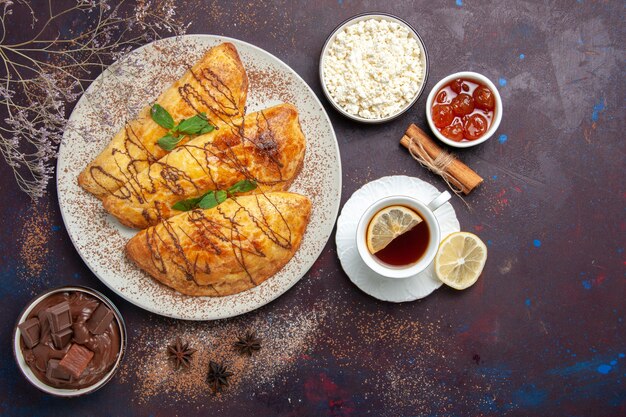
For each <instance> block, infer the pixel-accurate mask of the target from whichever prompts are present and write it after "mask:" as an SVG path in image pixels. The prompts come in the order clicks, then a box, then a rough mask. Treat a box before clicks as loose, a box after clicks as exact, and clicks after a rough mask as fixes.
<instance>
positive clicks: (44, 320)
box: [37, 310, 50, 339]
mask: <svg viewBox="0 0 626 417" xmlns="http://www.w3.org/2000/svg"><path fill="white" fill-rule="evenodd" d="M37 317H39V325H40V326H41V338H42V339H43V338H45V337H46V335H47V334H48V332H49V331H50V320H49V319H48V313H46V310H41V311H40V312H39V313H38V314H37Z"/></svg>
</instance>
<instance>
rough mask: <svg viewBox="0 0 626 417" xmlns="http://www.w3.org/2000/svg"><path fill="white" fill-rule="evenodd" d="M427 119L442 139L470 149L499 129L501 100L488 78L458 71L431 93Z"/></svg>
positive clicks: (427, 102) (427, 107) (455, 145)
mask: <svg viewBox="0 0 626 417" xmlns="http://www.w3.org/2000/svg"><path fill="white" fill-rule="evenodd" d="M426 119H427V120H428V124H429V125H430V128H431V130H432V131H433V134H434V135H435V136H436V137H437V138H439V140H441V141H442V142H444V143H446V144H448V145H450V146H454V147H457V148H469V147H471V146H476V145H478V144H479V143H483V142H485V141H486V140H487V139H489V138H490V137H491V136H493V134H494V133H495V132H496V130H498V126H499V125H500V121H501V120H502V99H501V98H500V93H499V92H498V89H497V88H496V86H495V85H494V84H493V83H492V82H491V80H489V78H487V77H485V76H484V75H482V74H478V73H476V72H469V71H464V72H457V73H456V74H452V75H449V76H447V77H445V78H444V79H443V80H441V81H439V82H438V83H437V84H435V86H434V87H433V89H432V90H431V91H430V94H429V95H428V99H427V100H426Z"/></svg>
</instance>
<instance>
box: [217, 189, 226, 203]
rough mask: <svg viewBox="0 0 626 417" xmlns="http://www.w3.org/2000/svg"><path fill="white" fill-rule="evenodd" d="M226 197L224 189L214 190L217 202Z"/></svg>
mask: <svg viewBox="0 0 626 417" xmlns="http://www.w3.org/2000/svg"><path fill="white" fill-rule="evenodd" d="M227 198H228V193H227V192H226V191H224V190H218V191H216V192H215V199H216V200H217V204H221V203H223V202H224V201H226V199H227Z"/></svg>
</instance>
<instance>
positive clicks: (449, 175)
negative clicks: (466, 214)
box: [400, 124, 483, 197]
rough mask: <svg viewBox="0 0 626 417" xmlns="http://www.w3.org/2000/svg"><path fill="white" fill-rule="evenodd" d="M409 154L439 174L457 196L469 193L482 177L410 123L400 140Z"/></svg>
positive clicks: (480, 181)
mask: <svg viewBox="0 0 626 417" xmlns="http://www.w3.org/2000/svg"><path fill="white" fill-rule="evenodd" d="M400 144H401V145H402V146H404V147H405V148H407V149H408V150H409V153H410V154H411V156H412V157H413V158H414V159H415V160H416V161H417V162H419V164H420V165H422V166H423V167H425V168H428V169H429V170H430V171H432V172H434V173H435V174H437V175H439V176H441V177H442V178H443V180H444V181H445V183H446V184H447V185H448V187H449V188H450V189H451V190H452V191H453V192H454V193H455V194H456V195H458V196H459V197H460V196H461V195H460V194H461V193H463V194H465V195H467V194H469V193H470V192H471V191H472V190H473V189H474V188H476V187H478V185H480V183H482V182H483V179H482V178H481V177H480V176H479V175H478V174H477V173H476V172H474V171H473V170H472V169H471V168H469V167H468V166H467V165H465V164H464V163H463V162H461V161H459V160H458V159H457V158H456V156H454V155H453V154H451V153H450V152H447V151H445V150H444V149H442V148H441V147H439V146H438V145H437V144H436V143H435V142H434V141H433V140H432V139H431V138H430V137H429V136H428V135H427V134H426V132H424V131H423V130H422V129H420V128H419V127H417V126H415V125H414V124H411V125H410V126H409V128H408V129H407V130H406V133H405V134H404V136H403V137H402V139H401V140H400Z"/></svg>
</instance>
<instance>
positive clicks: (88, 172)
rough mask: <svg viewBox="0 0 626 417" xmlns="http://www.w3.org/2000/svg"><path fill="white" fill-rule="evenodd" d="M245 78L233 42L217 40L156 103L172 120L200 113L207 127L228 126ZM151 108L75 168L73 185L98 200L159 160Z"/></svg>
mask: <svg viewBox="0 0 626 417" xmlns="http://www.w3.org/2000/svg"><path fill="white" fill-rule="evenodd" d="M247 94H248V77H247V76H246V71H245V69H244V67H243V64H242V63H241V60H240V59H239V55H238V53H237V50H236V49H235V46H234V45H233V44H231V43H223V44H220V45H218V46H215V47H213V48H211V49H209V50H208V51H207V53H206V54H205V55H204V56H203V57H202V59H201V60H200V61H199V62H197V63H196V64H195V65H194V66H193V67H191V68H190V69H189V70H188V71H187V72H186V73H185V75H183V77H182V78H181V79H180V80H178V81H176V82H175V83H174V84H172V85H171V86H170V87H169V88H168V89H167V90H165V92H163V93H162V94H161V95H160V96H159V98H157V100H156V103H158V104H160V105H161V106H162V107H163V108H165V109H166V110H167V111H168V112H169V113H170V114H171V116H172V117H173V119H174V122H175V123H178V122H179V121H180V120H182V119H186V118H189V117H192V116H195V115H196V114H199V113H201V112H205V113H206V116H207V119H208V121H209V122H210V123H211V124H213V125H219V124H222V123H226V124H229V123H230V122H231V120H232V119H233V118H237V117H241V116H243V114H244V106H245V103H246V97H247ZM150 108H151V106H146V107H145V108H144V109H142V110H141V112H140V113H139V115H138V116H137V118H136V119H135V120H133V121H130V122H128V123H126V125H125V126H124V127H123V128H122V129H121V130H120V131H119V132H118V133H117V134H116V135H115V136H114V137H113V139H112V140H111V142H110V143H109V145H108V146H107V147H106V149H104V150H103V151H102V152H101V153H100V155H98V157H97V158H96V159H95V160H94V161H93V162H91V163H90V164H89V165H87V167H86V168H85V169H84V170H83V172H81V174H80V175H79V177H78V184H79V185H80V186H81V187H83V188H84V189H85V190H87V191H89V192H90V193H92V194H95V195H96V196H97V197H98V198H102V197H104V196H105V195H111V194H113V195H124V194H123V193H122V194H120V193H118V192H117V190H118V189H119V188H120V187H121V186H122V185H123V184H124V183H125V182H126V181H127V180H128V179H129V178H132V177H133V176H134V175H136V174H137V173H139V172H141V171H143V170H144V169H146V168H147V167H148V166H149V165H150V164H152V163H153V162H155V161H157V160H159V159H160V158H162V157H163V156H164V155H165V154H166V153H167V151H165V150H163V149H162V148H161V147H159V146H158V145H157V140H158V139H159V138H161V137H162V136H164V135H165V134H166V133H167V129H165V128H163V127H161V126H159V125H158V124H157V123H155V122H154V121H153V120H152V118H151V116H150Z"/></svg>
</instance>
